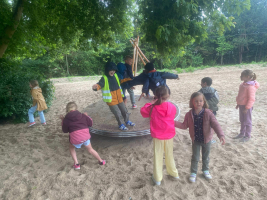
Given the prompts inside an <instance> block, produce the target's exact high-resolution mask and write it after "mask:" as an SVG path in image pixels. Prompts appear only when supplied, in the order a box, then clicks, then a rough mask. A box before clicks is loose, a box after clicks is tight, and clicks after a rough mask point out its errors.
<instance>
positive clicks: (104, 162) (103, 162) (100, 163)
mask: <svg viewBox="0 0 267 200" xmlns="http://www.w3.org/2000/svg"><path fill="white" fill-rule="evenodd" d="M98 163H99V165H105V164H106V161H105V160H103V161H102V162H98Z"/></svg>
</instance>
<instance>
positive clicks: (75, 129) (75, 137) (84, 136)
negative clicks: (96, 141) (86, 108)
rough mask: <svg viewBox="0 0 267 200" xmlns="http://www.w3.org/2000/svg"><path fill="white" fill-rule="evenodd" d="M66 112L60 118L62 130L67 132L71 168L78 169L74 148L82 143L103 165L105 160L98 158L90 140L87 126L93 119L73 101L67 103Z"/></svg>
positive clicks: (91, 123) (79, 146)
mask: <svg viewBox="0 0 267 200" xmlns="http://www.w3.org/2000/svg"><path fill="white" fill-rule="evenodd" d="M66 112H67V114H66V116H65V117H64V116H63V115H61V116H60V119H61V120H62V131H63V132H64V133H69V141H70V154H71V157H72V159H73V161H74V165H73V168H74V169H80V164H79V163H78V160H77V156H76V151H75V148H77V149H80V148H81V146H82V145H84V146H85V148H86V149H87V150H88V152H89V153H90V154H92V155H93V156H94V157H95V158H96V159H97V160H98V161H99V164H100V165H105V164H106V161H105V160H102V159H101V158H100V156H99V155H98V153H97V152H96V151H95V150H94V149H93V147H92V145H91V142H90V138H91V135H90V133H89V128H88V127H89V126H92V125H93V120H92V119H91V118H90V117H89V116H88V115H87V113H83V114H82V113H80V112H79V111H78V110H77V105H76V103H75V102H69V103H68V104H67V106H66Z"/></svg>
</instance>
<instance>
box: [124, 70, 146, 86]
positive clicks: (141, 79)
mask: <svg viewBox="0 0 267 200" xmlns="http://www.w3.org/2000/svg"><path fill="white" fill-rule="evenodd" d="M146 79H147V75H145V74H143V73H142V74H140V75H138V76H136V77H134V79H133V80H131V81H127V82H126V83H127V84H125V86H126V89H129V88H131V87H133V86H136V85H143V84H144V81H145V80H146Z"/></svg>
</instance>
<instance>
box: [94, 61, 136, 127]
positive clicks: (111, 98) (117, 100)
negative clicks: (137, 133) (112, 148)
mask: <svg viewBox="0 0 267 200" xmlns="http://www.w3.org/2000/svg"><path fill="white" fill-rule="evenodd" d="M116 71H117V66H116V64H115V63H113V62H108V63H107V64H106V66H105V75H103V77H102V78H101V79H100V81H99V82H98V83H97V84H94V85H93V86H92V88H93V90H94V91H97V90H100V89H102V95H103V100H104V102H106V103H107V104H108V106H109V109H110V110H111V112H112V113H113V114H114V115H115V117H116V120H117V122H118V125H119V129H120V130H123V131H126V130H128V128H127V127H126V126H125V125H124V123H123V120H122V117H123V119H124V122H125V123H126V125H128V126H135V123H133V122H131V121H130V120H129V113H128V111H127V108H126V107H125V104H124V103H123V99H122V98H123V96H124V95H123V93H122V89H121V86H120V81H119V78H118V76H117V74H116V73H115V72H116Z"/></svg>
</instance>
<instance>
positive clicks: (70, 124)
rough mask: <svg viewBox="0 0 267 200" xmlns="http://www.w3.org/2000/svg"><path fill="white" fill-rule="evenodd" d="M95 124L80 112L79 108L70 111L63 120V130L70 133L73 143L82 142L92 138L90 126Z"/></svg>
mask: <svg viewBox="0 0 267 200" xmlns="http://www.w3.org/2000/svg"><path fill="white" fill-rule="evenodd" d="M92 125H93V120H92V119H91V118H90V117H89V116H87V115H85V114H82V113H80V112H79V111H78V110H75V111H71V112H69V113H68V114H67V115H66V116H65V118H64V119H63V121H62V131H63V132H64V133H70V143H71V144H81V143H83V142H85V141H86V140H89V139H90V138H91V135H90V133H89V128H88V127H89V126H92Z"/></svg>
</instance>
